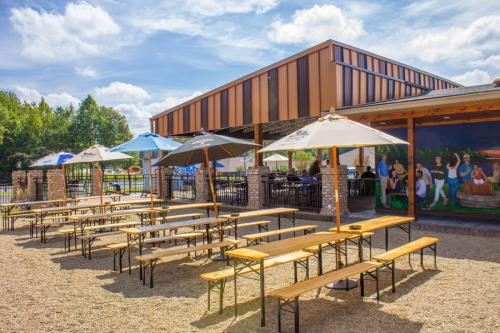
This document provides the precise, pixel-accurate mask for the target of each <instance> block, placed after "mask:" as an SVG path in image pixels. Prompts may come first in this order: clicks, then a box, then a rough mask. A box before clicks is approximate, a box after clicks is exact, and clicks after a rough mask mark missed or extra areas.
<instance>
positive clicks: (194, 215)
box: [159, 213, 203, 223]
mask: <svg viewBox="0 0 500 333" xmlns="http://www.w3.org/2000/svg"><path fill="white" fill-rule="evenodd" d="M202 216H203V214H202V213H189V214H179V215H168V216H163V217H161V218H159V220H162V221H163V222H165V223H167V222H170V221H174V220H179V219H181V220H182V219H184V220H185V219H188V218H193V219H198V218H201V217H202Z"/></svg>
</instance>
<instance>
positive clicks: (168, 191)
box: [158, 167, 174, 199]
mask: <svg viewBox="0 0 500 333" xmlns="http://www.w3.org/2000/svg"><path fill="white" fill-rule="evenodd" d="M160 168H161V169H162V170H161V174H162V177H163V179H162V182H161V185H162V188H161V198H162V199H172V191H173V189H172V185H173V184H172V182H171V181H170V180H169V179H170V177H172V176H173V175H174V168H165V167H160ZM158 169H159V168H158Z"/></svg>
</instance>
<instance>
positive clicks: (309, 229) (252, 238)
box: [243, 224, 318, 246]
mask: <svg viewBox="0 0 500 333" xmlns="http://www.w3.org/2000/svg"><path fill="white" fill-rule="evenodd" d="M317 227H318V226H317V225H315V224H310V225H302V226H298V227H292V228H285V229H277V230H271V231H266V232H261V233H258V234H251V235H245V236H243V238H244V239H246V240H247V246H251V245H257V244H259V241H260V240H261V239H262V238H264V237H271V236H280V239H281V235H284V234H289V233H293V235H294V236H295V233H296V232H297V231H304V235H306V234H308V233H313V232H314V231H315V230H316V228H317Z"/></svg>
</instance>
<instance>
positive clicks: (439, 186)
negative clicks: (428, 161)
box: [430, 156, 448, 208]
mask: <svg viewBox="0 0 500 333" xmlns="http://www.w3.org/2000/svg"><path fill="white" fill-rule="evenodd" d="M431 173H432V174H433V175H434V184H435V185H436V190H435V192H434V201H433V202H432V204H431V205H430V208H433V207H434V206H435V205H436V204H437V203H438V201H439V197H440V196H441V197H443V203H444V205H445V206H446V204H447V203H448V198H446V194H444V191H443V185H444V178H445V169H444V165H443V163H442V160H441V156H436V166H435V167H434V170H431Z"/></svg>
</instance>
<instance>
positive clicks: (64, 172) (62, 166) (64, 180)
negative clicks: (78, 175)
mask: <svg viewBox="0 0 500 333" xmlns="http://www.w3.org/2000/svg"><path fill="white" fill-rule="evenodd" d="M61 169H62V174H63V182H64V184H63V188H64V200H66V199H68V198H67V195H66V171H65V170H64V164H61Z"/></svg>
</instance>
